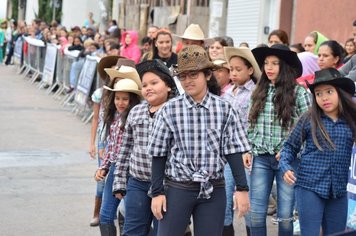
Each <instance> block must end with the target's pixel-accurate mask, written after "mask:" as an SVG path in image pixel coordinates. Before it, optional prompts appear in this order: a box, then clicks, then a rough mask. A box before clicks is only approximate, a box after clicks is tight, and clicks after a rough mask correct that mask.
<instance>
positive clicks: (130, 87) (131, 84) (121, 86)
mask: <svg viewBox="0 0 356 236" xmlns="http://www.w3.org/2000/svg"><path fill="white" fill-rule="evenodd" d="M104 89H107V90H110V91H113V92H128V93H135V94H137V95H138V96H140V97H142V94H141V90H140V89H139V88H138V84H137V83H136V82H135V81H134V80H132V79H129V78H125V79H119V80H118V81H117V82H116V83H115V84H114V88H110V87H108V86H104Z"/></svg>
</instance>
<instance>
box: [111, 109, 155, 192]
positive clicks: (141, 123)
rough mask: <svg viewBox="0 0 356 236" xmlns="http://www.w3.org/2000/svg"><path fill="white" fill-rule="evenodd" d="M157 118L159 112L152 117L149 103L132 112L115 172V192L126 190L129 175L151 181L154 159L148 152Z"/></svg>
mask: <svg viewBox="0 0 356 236" xmlns="http://www.w3.org/2000/svg"><path fill="white" fill-rule="evenodd" d="M156 116H157V112H156V114H155V115H154V116H153V118H151V117H150V114H149V105H148V104H147V103H142V104H139V105H136V106H135V107H134V108H132V110H131V111H130V113H129V115H128V117H127V120H126V125H125V132H124V135H123V141H122V144H121V148H120V152H119V153H118V157H117V162H116V170H115V171H114V183H113V191H114V192H116V191H119V190H126V183H127V179H128V176H129V175H130V176H132V177H134V178H135V179H138V180H141V181H151V164H152V158H151V156H149V155H147V154H146V150H147V144H148V139H149V134H150V133H151V130H152V127H153V121H154V118H155V117H156Z"/></svg>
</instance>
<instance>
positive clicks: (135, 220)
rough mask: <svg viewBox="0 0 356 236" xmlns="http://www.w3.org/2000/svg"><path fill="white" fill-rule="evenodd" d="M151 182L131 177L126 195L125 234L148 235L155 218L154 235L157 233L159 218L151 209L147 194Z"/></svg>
mask: <svg viewBox="0 0 356 236" xmlns="http://www.w3.org/2000/svg"><path fill="white" fill-rule="evenodd" d="M150 186H151V182H144V181H140V180H137V179H135V178H133V177H129V179H128V182H127V187H126V196H125V223H124V230H123V231H124V232H123V234H122V235H123V236H130V235H132V236H147V235H148V232H149V231H150V228H151V223H152V220H153V224H154V227H153V235H157V220H156V219H155V218H154V217H153V214H152V211H151V198H150V197H149V196H148V195H147V193H148V190H149V189H150Z"/></svg>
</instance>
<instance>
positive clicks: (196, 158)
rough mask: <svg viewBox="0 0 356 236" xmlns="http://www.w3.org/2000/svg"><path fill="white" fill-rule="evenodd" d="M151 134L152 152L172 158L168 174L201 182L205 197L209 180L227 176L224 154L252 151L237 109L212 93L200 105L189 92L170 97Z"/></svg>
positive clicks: (169, 176)
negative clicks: (225, 173)
mask: <svg viewBox="0 0 356 236" xmlns="http://www.w3.org/2000/svg"><path fill="white" fill-rule="evenodd" d="M151 135H152V136H151V139H150V142H149V146H148V153H149V154H150V155H151V156H157V157H160V156H167V157H168V160H167V164H166V176H167V177H168V178H169V179H171V180H173V181H178V182H186V181H194V182H200V183H201V184H200V193H199V196H198V198H204V199H208V198H210V194H211V193H212V191H213V186H212V184H211V183H210V182H209V180H210V179H222V178H223V177H224V166H225V163H226V159H225V158H224V156H225V155H228V154H233V153H237V152H245V151H248V150H250V146H249V144H248V140H247V137H246V133H245V130H244V129H243V128H242V125H241V121H240V119H239V118H238V117H237V115H236V112H235V111H234V110H233V109H232V107H231V105H230V104H229V103H228V102H227V101H225V100H223V99H222V98H220V97H217V96H215V95H213V94H211V93H207V95H206V96H205V97H204V99H203V100H202V102H201V103H200V104H197V103H196V102H195V101H194V100H193V99H192V98H191V97H190V96H189V95H187V94H183V95H181V96H179V97H177V98H174V99H172V100H170V101H169V102H168V103H167V104H166V106H165V107H164V108H163V109H162V111H161V113H160V115H159V116H158V118H157V121H156V123H155V126H154V129H153V131H152V134H151Z"/></svg>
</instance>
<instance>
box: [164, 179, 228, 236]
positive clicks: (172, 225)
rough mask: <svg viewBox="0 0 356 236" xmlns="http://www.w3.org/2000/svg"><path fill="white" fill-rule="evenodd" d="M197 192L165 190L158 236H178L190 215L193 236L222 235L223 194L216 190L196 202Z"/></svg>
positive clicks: (223, 190)
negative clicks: (163, 209)
mask: <svg viewBox="0 0 356 236" xmlns="http://www.w3.org/2000/svg"><path fill="white" fill-rule="evenodd" d="M198 195H199V190H196V191H194V190H188V189H182V188H177V187H172V186H168V187H167V188H166V200H167V212H165V213H164V214H163V219H162V220H160V221H159V222H158V236H182V235H184V231H185V229H186V228H187V225H188V224H189V220H190V216H191V215H193V225H194V235H195V236H206V235H214V236H215V235H222V232H223V228H224V215H225V206H226V194H225V188H224V187H216V188H214V191H213V192H212V193H211V198H209V199H197V197H198Z"/></svg>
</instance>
